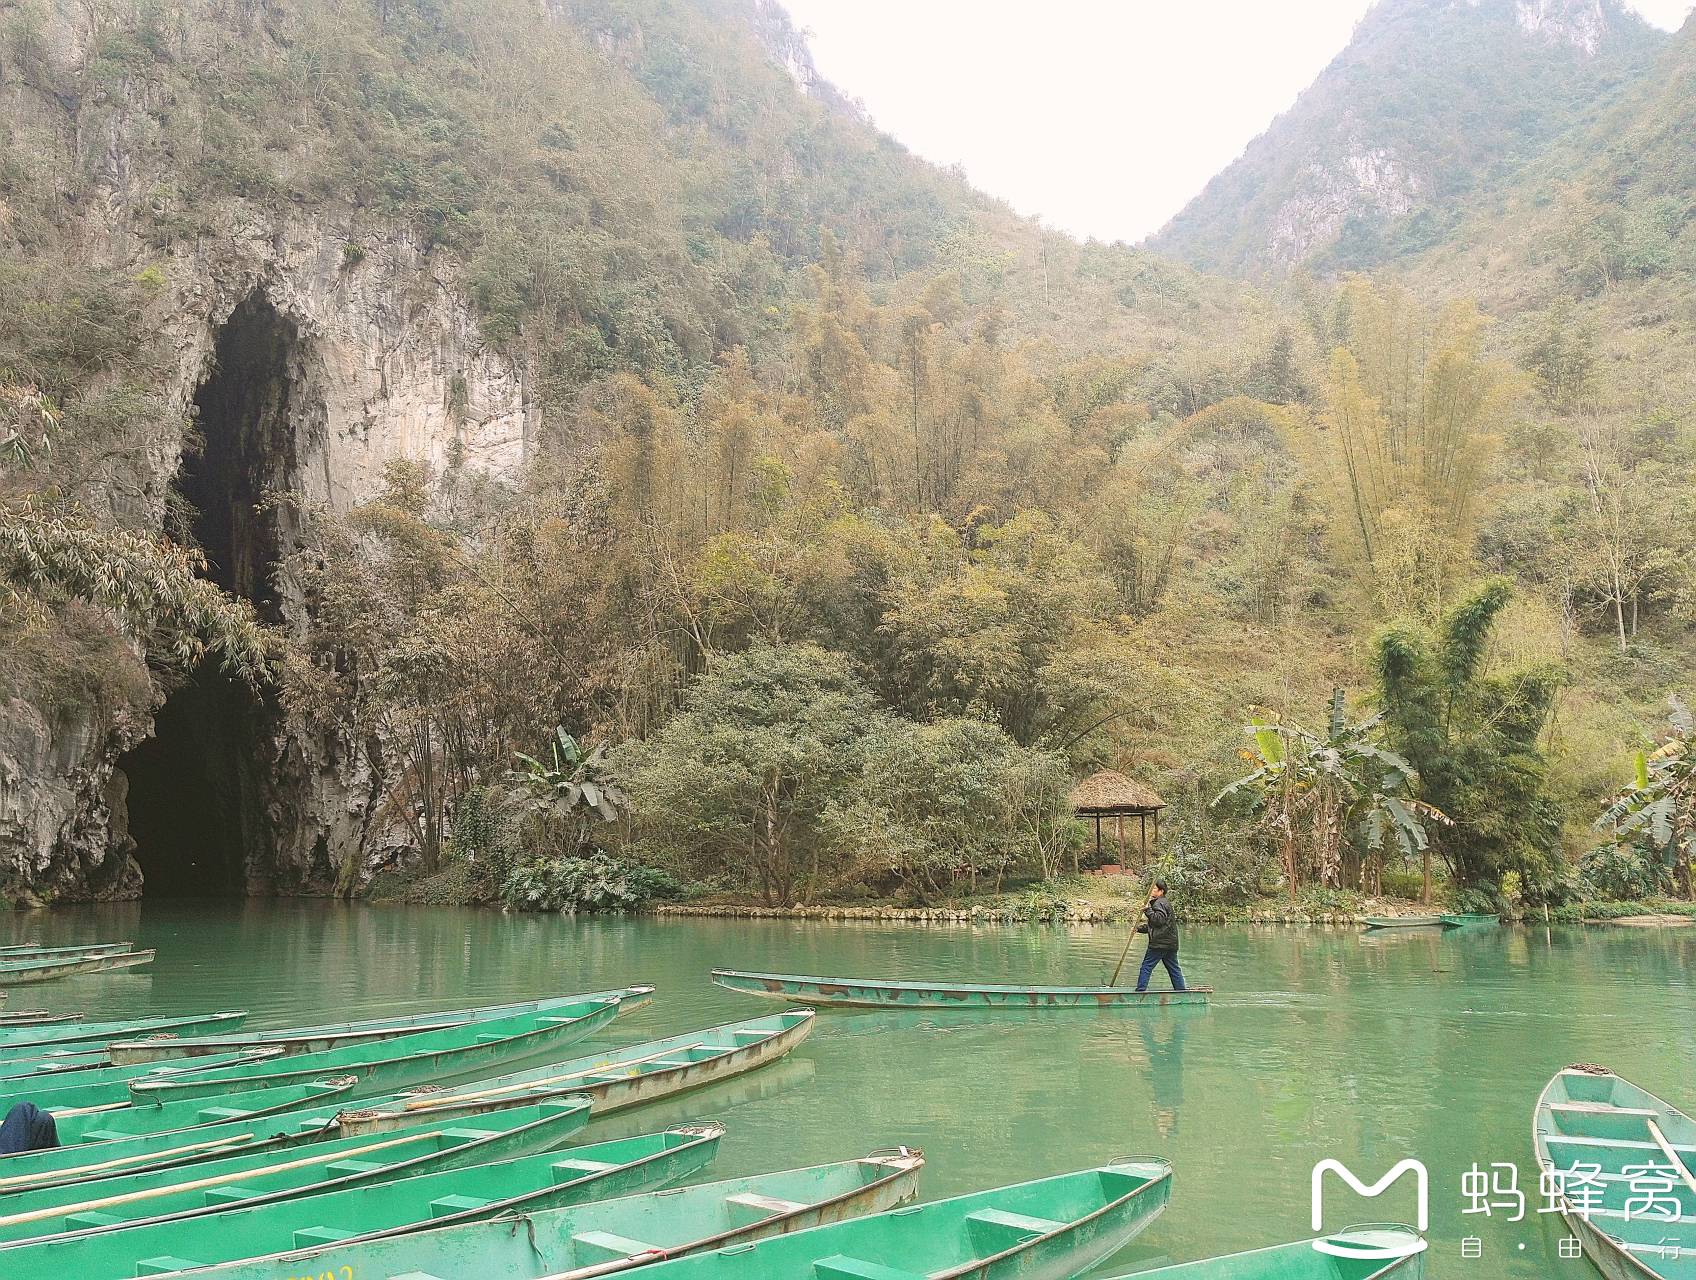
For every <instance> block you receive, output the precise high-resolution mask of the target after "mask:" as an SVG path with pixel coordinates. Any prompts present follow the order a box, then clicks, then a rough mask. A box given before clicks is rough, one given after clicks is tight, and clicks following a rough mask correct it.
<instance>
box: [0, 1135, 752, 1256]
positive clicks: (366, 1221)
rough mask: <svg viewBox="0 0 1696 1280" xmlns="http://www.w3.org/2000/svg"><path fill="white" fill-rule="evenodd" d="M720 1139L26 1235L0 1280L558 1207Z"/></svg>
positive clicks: (690, 1165)
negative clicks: (190, 1215) (168, 1218)
mask: <svg viewBox="0 0 1696 1280" xmlns="http://www.w3.org/2000/svg"><path fill="white" fill-rule="evenodd" d="M723 1133H724V1130H723V1128H722V1127H720V1126H717V1125H703V1126H699V1127H689V1128H679V1129H668V1130H666V1131H665V1132H663V1133H654V1134H644V1135H642V1136H640V1137H635V1138H620V1139H618V1140H617V1141H615V1142H598V1143H594V1144H592V1145H589V1146H582V1147H571V1148H568V1149H566V1150H564V1151H551V1152H548V1153H546V1154H544V1155H538V1156H525V1157H523V1158H521V1159H517V1160H506V1161H502V1162H500V1163H496V1164H481V1165H475V1166H473V1167H471V1168H467V1169H450V1170H447V1171H444V1172H440V1173H426V1174H421V1175H419V1176H418V1177H414V1178H397V1179H396V1180H394V1181H393V1182H377V1183H368V1184H366V1185H364V1186H360V1187H356V1188H352V1189H349V1190H345V1191H328V1192H325V1193H323V1194H321V1195H315V1196H302V1197H298V1198H294V1199H289V1200H280V1201H277V1202H275V1203H272V1204H264V1205H255V1206H253V1207H251V1208H246V1207H243V1208H232V1209H226V1210H225V1211H224V1212H222V1213H213V1214H206V1215H204V1216H201V1217H195V1218H179V1219H174V1220H172V1221H167V1222H157V1223H143V1224H140V1225H137V1226H131V1227H117V1228H114V1229H108V1230H99V1229H95V1230H88V1231H79V1232H77V1233H75V1234H71V1235H57V1236H47V1237H45V1238H43V1239H39V1240H25V1241H20V1242H17V1243H14V1244H6V1245H0V1275H3V1276H5V1277H6V1280H67V1277H73V1276H74V1277H76V1280H119V1277H125V1278H128V1277H134V1276H153V1275H157V1274H159V1273H160V1272H168V1271H182V1270H188V1269H190V1268H191V1267H196V1266H210V1265H213V1264H216V1263H220V1262H235V1261H238V1260H240V1259H243V1258H256V1257H264V1256H266V1255H269V1254H275V1253H285V1252H289V1251H293V1250H299V1249H305V1248H310V1247H312V1246H314V1245H325V1244H338V1245H342V1246H344V1247H345V1246H346V1245H348V1244H351V1243H353V1242H355V1241H364V1240H375V1239H381V1238H383V1237H385V1236H391V1235H402V1234H405V1233H407V1232H411V1231H419V1230H422V1229H424V1228H426V1227H446V1226H452V1225H455V1224H457V1223H461V1222H479V1221H483V1220H485V1219H489V1218H497V1217H500V1216H502V1215H505V1214H513V1213H529V1212H533V1211H536V1210H541V1209H556V1208H563V1207H565V1206H567V1205H573V1204H582V1203H584V1202H586V1201H590V1200H600V1199H606V1198H610V1197H613V1196H617V1195H622V1194H628V1193H630V1192H632V1191H638V1190H641V1189H643V1188H647V1187H655V1186H664V1185H665V1184H667V1183H671V1182H676V1181H679V1180H680V1179H683V1178H686V1177H689V1176H691V1175H692V1174H694V1173H696V1172H698V1171H699V1170H700V1169H702V1168H704V1167H705V1166H706V1165H707V1164H708V1163H709V1162H710V1161H711V1160H712V1158H713V1156H714V1155H715V1154H716V1153H717V1151H718V1143H719V1139H720V1137H721V1136H722V1135H723ZM278 1274H279V1275H288V1274H290V1273H289V1272H286V1271H283V1272H279V1273H278ZM362 1280H363V1278H362Z"/></svg>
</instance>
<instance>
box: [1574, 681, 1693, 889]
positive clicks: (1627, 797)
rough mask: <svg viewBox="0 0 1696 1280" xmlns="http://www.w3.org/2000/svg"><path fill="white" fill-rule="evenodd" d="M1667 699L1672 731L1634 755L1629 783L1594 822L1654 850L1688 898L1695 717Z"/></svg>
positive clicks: (1681, 704)
mask: <svg viewBox="0 0 1696 1280" xmlns="http://www.w3.org/2000/svg"><path fill="white" fill-rule="evenodd" d="M1667 701H1668V705H1669V708H1670V710H1669V713H1668V716H1667V732H1666V733H1665V735H1664V736H1663V738H1662V740H1661V741H1660V742H1659V743H1658V744H1654V745H1652V746H1650V747H1646V748H1644V749H1642V750H1640V751H1638V752H1637V754H1636V755H1635V756H1634V757H1633V759H1632V778H1631V781H1630V783H1629V784H1627V786H1626V787H1625V789H1624V790H1622V791H1621V792H1620V793H1619V795H1617V796H1616V797H1615V798H1614V799H1613V801H1612V802H1611V803H1609V804H1608V805H1607V807H1606V808H1604V809H1603V810H1602V815H1601V817H1599V818H1597V819H1596V823H1595V825H1596V827H1597V828H1598V829H1600V830H1604V831H1611V832H1612V833H1613V834H1614V836H1615V838H1616V839H1618V840H1619V841H1621V842H1622V843H1629V844H1635V845H1637V846H1638V847H1639V848H1642V849H1644V850H1645V851H1646V852H1648V853H1652V854H1653V855H1654V856H1655V857H1656V858H1657V859H1658V860H1659V862H1660V864H1661V866H1662V868H1663V870H1664V872H1665V874H1666V875H1667V876H1668V877H1669V878H1670V879H1671V881H1672V882H1673V884H1674V885H1675V886H1676V887H1677V888H1678V891H1679V892H1680V893H1682V894H1683V895H1684V896H1685V897H1689V896H1690V895H1691V878H1690V864H1691V863H1692V862H1693V861H1696V716H1692V715H1691V712H1690V708H1689V707H1688V706H1686V705H1685V704H1684V702H1683V701H1682V700H1681V699H1679V698H1677V697H1672V698H1669V699H1668V700H1667Z"/></svg>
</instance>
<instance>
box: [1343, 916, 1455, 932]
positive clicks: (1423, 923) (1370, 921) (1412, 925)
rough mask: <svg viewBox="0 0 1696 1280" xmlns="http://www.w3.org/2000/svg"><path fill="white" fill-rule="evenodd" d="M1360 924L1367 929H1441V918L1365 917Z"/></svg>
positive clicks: (1443, 925)
mask: <svg viewBox="0 0 1696 1280" xmlns="http://www.w3.org/2000/svg"><path fill="white" fill-rule="evenodd" d="M1361 923H1363V924H1364V925H1365V926H1366V927H1367V928H1368V929H1443V928H1447V927H1448V926H1446V925H1445V924H1444V923H1443V917H1442V916H1367V917H1366V918H1365V919H1364V920H1363V921H1362V922H1361Z"/></svg>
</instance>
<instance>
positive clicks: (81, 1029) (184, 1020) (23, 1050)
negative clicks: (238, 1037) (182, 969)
mask: <svg viewBox="0 0 1696 1280" xmlns="http://www.w3.org/2000/svg"><path fill="white" fill-rule="evenodd" d="M76 1016H77V1018H78V1021H76V1022H75V1023H72V1024H70V1025H64V1026H59V1025H54V1026H50V1027H48V1026H40V1027H26V1028H20V1029H18V1030H16V1031H12V1032H9V1033H7V1032H0V1059H4V1058H14V1057H28V1056H30V1055H32V1054H40V1053H42V1052H45V1051H48V1050H52V1049H69V1048H71V1047H73V1046H79V1045H86V1046H90V1047H93V1046H99V1047H100V1048H101V1049H102V1050H106V1051H108V1053H107V1056H108V1057H111V1056H112V1055H111V1054H110V1052H109V1050H110V1049H111V1048H112V1044H113V1042H114V1041H118V1040H122V1039H124V1038H126V1037H133V1036H176V1035H179V1034H181V1033H182V1032H184V1031H207V1030H212V1031H234V1030H235V1029H236V1028H237V1027H239V1026H241V1024H242V1023H243V1022H245V1021H246V1020H247V1014H246V1012H245V1011H243V1010H227V1011H225V1012H221V1013H195V1014H183V1015H181V1016H178V1017H161V1018H134V1019H130V1020H129V1021H126V1022H83V1021H81V1020H80V1019H81V1017H82V1015H81V1014H78V1015H76ZM149 1043H153V1042H151V1041H150V1042H149ZM157 1043H158V1044H160V1045H161V1046H165V1045H169V1044H171V1043H172V1041H171V1040H166V1039H162V1040H159V1041H158V1042H157ZM167 1056H168V1055H167ZM113 1063H114V1065H123V1064H122V1063H121V1062H119V1061H118V1060H117V1059H115V1058H114V1059H113Z"/></svg>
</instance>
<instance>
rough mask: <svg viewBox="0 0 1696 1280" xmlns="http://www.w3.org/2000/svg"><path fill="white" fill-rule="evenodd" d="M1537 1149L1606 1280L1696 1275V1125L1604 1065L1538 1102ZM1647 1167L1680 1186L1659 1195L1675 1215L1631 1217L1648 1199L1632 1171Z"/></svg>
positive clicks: (1570, 1073)
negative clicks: (1632, 1206)
mask: <svg viewBox="0 0 1696 1280" xmlns="http://www.w3.org/2000/svg"><path fill="white" fill-rule="evenodd" d="M1531 1144H1532V1149H1533V1150H1534V1151H1535V1152H1536V1155H1537V1164H1538V1168H1539V1169H1540V1170H1541V1171H1542V1173H1543V1174H1544V1175H1545V1176H1548V1175H1551V1174H1553V1175H1556V1177H1555V1181H1556V1182H1557V1183H1558V1184H1560V1191H1561V1194H1560V1196H1559V1201H1558V1202H1559V1205H1560V1209H1561V1216H1562V1217H1563V1218H1564V1219H1565V1220H1566V1224H1567V1228H1568V1230H1570V1231H1571V1232H1572V1234H1573V1235H1574V1236H1575V1237H1577V1238H1578V1240H1579V1241H1580V1242H1581V1244H1582V1245H1583V1248H1584V1254H1585V1256H1586V1257H1588V1258H1589V1259H1590V1261H1591V1262H1593V1263H1594V1264H1595V1266H1596V1269H1597V1270H1598V1271H1600V1272H1601V1273H1602V1274H1603V1275H1604V1276H1606V1277H1607V1278H1608V1280H1644V1278H1645V1277H1656V1278H1658V1280H1693V1278H1696V1180H1693V1179H1696V1175H1693V1174H1692V1170H1693V1169H1696V1121H1692V1120H1691V1118H1690V1117H1689V1116H1687V1115H1685V1114H1684V1113H1683V1112H1682V1111H1679V1110H1677V1109H1675V1108H1674V1107H1672V1106H1671V1105H1670V1104H1668V1103H1666V1102H1664V1101H1662V1100H1661V1099H1660V1098H1657V1097H1656V1096H1655V1095H1654V1094H1652V1093H1650V1092H1649V1091H1648V1090H1647V1089H1643V1088H1639V1087H1638V1086H1637V1085H1634V1084H1632V1083H1631V1082H1630V1081H1628V1080H1625V1079H1623V1078H1622V1077H1620V1076H1616V1075H1614V1074H1613V1073H1612V1072H1610V1071H1606V1070H1605V1069H1603V1068H1600V1067H1568V1068H1566V1069H1565V1070H1562V1071H1559V1072H1557V1073H1556V1074H1555V1076H1554V1078H1553V1079H1551V1080H1550V1081H1549V1083H1548V1085H1547V1086H1546V1087H1545V1088H1544V1090H1543V1092H1542V1095H1541V1096H1540V1097H1539V1098H1538V1099H1537V1106H1536V1109H1535V1111H1534V1112H1533V1118H1532V1124H1531ZM1643 1166H1652V1167H1657V1168H1659V1169H1661V1170H1662V1171H1664V1176H1665V1178H1666V1180H1667V1181H1668V1182H1670V1183H1671V1184H1672V1185H1671V1188H1670V1190H1665V1191H1661V1190H1657V1193H1656V1194H1657V1198H1658V1199H1659V1202H1660V1203H1661V1204H1662V1205H1664V1206H1666V1208H1667V1209H1668V1210H1670V1208H1671V1206H1672V1205H1673V1204H1675V1203H1676V1204H1677V1206H1678V1210H1679V1211H1678V1216H1677V1217H1676V1218H1671V1217H1662V1216H1660V1215H1659V1213H1655V1214H1650V1213H1645V1212H1642V1211H1641V1208H1640V1211H1639V1212H1638V1213H1636V1214H1635V1215H1633V1214H1632V1213H1630V1212H1629V1211H1628V1209H1627V1204H1628V1202H1629V1201H1630V1200H1631V1199H1632V1198H1633V1197H1639V1205H1640V1206H1641V1199H1640V1192H1639V1191H1638V1189H1637V1186H1636V1184H1637V1180H1638V1178H1637V1175H1629V1176H1628V1175H1627V1174H1626V1173H1625V1172H1624V1171H1625V1170H1626V1169H1627V1168H1632V1167H1643ZM1574 1170H1582V1171H1583V1176H1577V1175H1575V1174H1574V1173H1573V1171H1574ZM1592 1170H1594V1173H1592V1172H1591V1171H1592ZM1579 1187H1582V1188H1583V1190H1582V1191H1579V1190H1577V1188H1579ZM1575 1201H1576V1203H1575Z"/></svg>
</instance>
